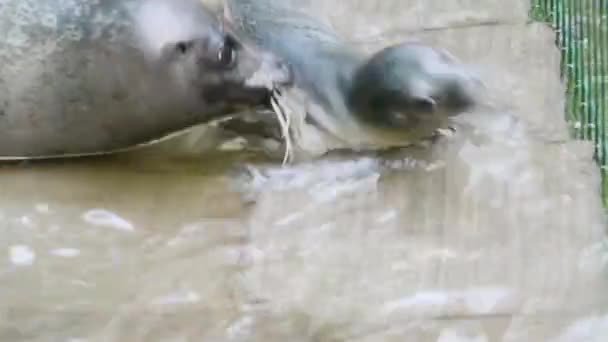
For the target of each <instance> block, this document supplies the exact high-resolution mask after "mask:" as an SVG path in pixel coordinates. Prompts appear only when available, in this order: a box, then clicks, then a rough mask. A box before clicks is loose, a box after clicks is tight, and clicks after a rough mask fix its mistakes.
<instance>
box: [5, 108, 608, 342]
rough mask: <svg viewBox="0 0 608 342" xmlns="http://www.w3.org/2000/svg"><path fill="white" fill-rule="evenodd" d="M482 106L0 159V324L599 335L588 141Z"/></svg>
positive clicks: (367, 334)
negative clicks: (449, 114)
mask: <svg viewBox="0 0 608 342" xmlns="http://www.w3.org/2000/svg"><path fill="white" fill-rule="evenodd" d="M474 120H475V121H477V122H482V121H483V120H481V119H479V118H477V119H474ZM488 122H491V123H494V124H493V125H490V124H488V125H486V126H484V130H483V131H481V133H479V132H478V133H474V132H473V131H472V130H471V129H470V127H469V128H467V127H466V126H465V127H464V128H463V129H462V130H459V131H458V133H457V134H456V135H455V136H453V137H450V138H445V139H443V140H442V141H440V142H438V143H437V144H436V145H434V147H433V148H431V149H424V148H411V149H408V150H405V151H394V152H391V153H387V154H386V155H383V156H382V157H377V156H371V155H368V156H362V155H359V156H334V157H328V158H324V159H321V160H318V161H315V162H313V163H308V164H301V165H294V166H290V167H285V168H281V167H280V166H279V165H278V164H273V163H269V162H262V161H260V160H259V159H258V160H256V159H255V158H252V157H251V156H247V155H244V154H234V153H233V154H224V155H222V154H215V155H208V156H198V157H192V156H191V157H190V158H185V157H182V156H171V155H167V154H166V153H165V152H162V153H157V152H155V148H154V147H152V148H151V149H150V151H147V152H146V151H143V152H139V153H137V152H136V153H132V154H126V155H120V156H114V157H106V158H95V159H86V160H80V161H70V162H50V163H34V164H20V165H6V166H4V167H2V168H1V169H0V189H1V193H2V194H5V195H4V196H2V198H1V199H0V222H1V223H2V227H3V234H2V238H1V239H0V248H1V249H2V250H3V251H4V257H3V258H0V283H1V284H2V292H1V294H0V296H2V299H1V300H0V308H1V309H0V313H1V315H2V320H0V322H1V323H0V340H1V341H190V340H193V341H194V340H196V341H346V340H348V341H351V340H360V341H391V340H395V341H403V339H404V338H407V339H408V340H415V341H418V340H419V341H499V340H504V341H531V340H535V341H545V340H552V339H555V340H557V341H575V340H581V339H580V338H582V336H590V337H597V336H606V335H605V334H607V333H608V324H607V323H606V322H607V321H608V316H606V315H608V310H606V308H608V306H606V305H607V304H608V303H607V299H608V296H607V295H606V291H605V289H606V288H607V286H608V284H607V283H606V282H607V278H606V274H605V272H606V262H607V261H608V254H606V250H605V248H604V245H603V243H604V241H603V238H604V221H603V218H602V209H601V207H600V201H599V195H598V194H597V189H598V188H599V187H598V184H597V179H598V175H597V170H596V167H595V165H594V164H593V163H592V162H591V158H590V155H589V153H588V146H587V145H585V144H578V143H564V144H555V143H552V144H547V143H544V142H543V141H540V140H539V141H537V140H534V139H532V138H530V137H529V136H528V135H526V134H525V133H524V130H523V129H522V128H517V127H516V126H517V125H519V124H518V123H517V122H516V121H512V119H510V118H509V117H507V116H505V117H504V118H502V119H497V118H494V119H492V120H490V121H488ZM488 133H491V134H488ZM571 336H574V337H571ZM559 338H561V340H560V339H559Z"/></svg>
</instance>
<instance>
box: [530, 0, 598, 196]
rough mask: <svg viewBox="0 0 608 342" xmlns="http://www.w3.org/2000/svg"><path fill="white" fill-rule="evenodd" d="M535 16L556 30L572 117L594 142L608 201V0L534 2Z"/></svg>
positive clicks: (575, 127) (580, 134)
mask: <svg viewBox="0 0 608 342" xmlns="http://www.w3.org/2000/svg"><path fill="white" fill-rule="evenodd" d="M532 17H533V18H534V19H536V20H540V21H544V22H547V23H549V24H551V25H552V26H553V28H554V29H555V30H556V32H557V43H558V46H559V47H560V49H561V52H562V77H564V79H565V81H566V82H567V83H566V84H567V108H566V116H567V120H568V123H569V125H570V127H571V130H572V134H573V135H574V137H576V138H579V139H586V140H591V141H593V142H595V147H596V149H595V157H596V159H597V161H598V163H599V164H600V166H601V170H602V188H603V189H602V190H603V197H604V204H605V205H608V161H607V157H608V156H607V155H606V154H607V153H608V145H607V144H608V141H607V140H608V137H607V135H608V122H606V121H607V120H608V0H532Z"/></svg>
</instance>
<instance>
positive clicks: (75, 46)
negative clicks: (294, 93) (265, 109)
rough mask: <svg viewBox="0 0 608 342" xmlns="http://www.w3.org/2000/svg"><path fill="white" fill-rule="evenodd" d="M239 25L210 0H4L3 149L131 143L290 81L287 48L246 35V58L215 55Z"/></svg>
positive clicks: (0, 23)
mask: <svg viewBox="0 0 608 342" xmlns="http://www.w3.org/2000/svg"><path fill="white" fill-rule="evenodd" d="M229 36H231V34H230V33H229V32H225V31H224V29H223V25H222V22H221V21H220V20H218V18H217V17H216V16H214V15H213V14H212V13H211V12H210V11H209V10H208V9H207V8H205V7H204V6H203V5H202V3H201V2H200V1H199V0H103V1H95V0H93V1H70V0H5V1H2V2H1V3H0V157H1V158H12V157H16V158H21V157H23V158H28V157H33V158H38V157H53V156H63V155H80V154H95V153H103V152H111V151H114V150H120V149H123V148H126V147H130V146H133V145H137V144H142V143H146V142H148V141H150V140H155V139H158V138H161V137H163V136H166V135H168V134H171V133H174V132H176V131H179V130H182V129H185V128H188V127H190V126H193V125H196V124H200V123H205V122H209V121H210V120H213V119H215V118H218V117H222V116H224V115H226V114H228V113H231V112H232V111H234V110H236V107H239V106H254V105H258V104H260V103H262V102H264V101H265V99H266V97H267V96H268V89H267V88H268V87H272V83H277V84H280V83H283V82H287V81H289V79H290V76H289V70H288V69H287V68H286V67H285V65H284V64H282V63H281V62H280V60H279V59H278V58H276V57H275V56H274V55H272V54H271V53H267V52H264V51H261V50H259V49H257V48H254V47H252V46H247V45H244V44H241V43H240V42H239V41H238V40H237V39H233V40H231V43H234V46H235V50H236V54H235V56H236V57H235V62H234V63H233V64H232V65H231V66H229V67H226V65H228V64H226V65H223V64H222V63H219V64H218V63H214V62H217V58H218V51H219V48H220V47H221V46H222V44H224V43H225V42H226V41H227V37H229ZM233 38H235V37H233ZM256 74H257V75H259V74H264V75H266V77H267V80H266V83H261V82H259V83H257V84H256V83H252V82H250V79H251V78H252V76H254V75H256ZM269 83H270V84H269Z"/></svg>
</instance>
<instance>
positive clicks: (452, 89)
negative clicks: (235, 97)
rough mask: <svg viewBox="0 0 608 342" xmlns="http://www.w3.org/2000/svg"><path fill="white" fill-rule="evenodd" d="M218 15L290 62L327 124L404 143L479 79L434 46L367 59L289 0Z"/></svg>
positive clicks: (455, 110) (472, 98) (406, 46)
mask: <svg viewBox="0 0 608 342" xmlns="http://www.w3.org/2000/svg"><path fill="white" fill-rule="evenodd" d="M225 16H226V18H227V20H228V21H229V22H230V23H231V25H233V26H234V28H235V31H237V32H238V34H239V35H241V36H243V37H247V38H248V39H252V40H253V41H254V42H255V43H256V44H258V45H259V46H261V47H262V48H264V49H267V50H269V51H272V52H274V53H276V54H277V55H278V56H280V57H282V58H284V60H286V61H287V62H288V63H289V64H290V67H291V68H292V70H293V74H294V84H295V86H296V87H298V88H299V89H300V90H301V91H303V92H304V93H306V94H307V95H308V99H309V101H310V102H311V103H314V104H315V105H317V107H321V108H322V111H323V115H324V116H326V117H328V118H329V119H328V120H331V121H333V122H334V123H335V124H334V126H348V125H353V124H354V125H357V126H358V127H359V129H358V130H357V132H366V133H370V135H375V136H376V137H378V136H383V137H387V140H388V141H392V142H394V143H396V144H399V142H400V141H401V142H406V143H407V142H412V141H415V140H416V139H420V138H425V137H429V136H431V135H432V134H433V133H434V132H435V130H436V129H437V128H440V127H444V126H445V125H446V122H447V119H448V118H449V117H450V116H454V115H457V114H459V113H462V112H464V111H467V110H470V109H472V108H473V107H474V106H475V104H476V103H477V98H476V92H475V91H476V89H478V86H480V85H481V84H480V83H479V81H478V80H477V79H475V78H474V77H472V76H471V75H469V74H467V73H466V72H464V71H463V69H462V68H461V67H460V66H459V65H458V62H457V61H456V60H455V59H454V58H453V57H452V56H450V55H449V54H448V53H447V52H445V51H441V50H440V49H435V48H432V47H430V46H425V45H422V44H419V43H402V44H397V45H394V46H389V47H387V48H385V49H382V50H380V51H377V52H376V53H374V54H372V55H371V56H369V55H366V54H364V53H361V52H360V51H358V50H357V49H355V48H354V46H352V45H351V44H348V43H347V41H346V40H345V39H342V37H340V36H339V35H337V34H336V33H335V32H334V31H333V30H332V29H331V27H329V26H327V25H325V24H324V23H322V22H321V21H320V20H316V19H315V18H311V17H310V16H309V15H307V14H306V13H305V12H303V11H302V10H301V9H299V8H298V6H296V5H295V3H294V2H276V1H272V0H227V1H226V8H225ZM310 117H311V119H313V120H314V119H315V115H310ZM317 124H318V123H317ZM323 128H327V127H323ZM332 133H334V135H337V136H339V135H340V134H341V133H340V132H338V131H337V130H336V129H334V131H333V132H332ZM353 147H354V146H353Z"/></svg>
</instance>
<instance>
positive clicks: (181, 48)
mask: <svg viewBox="0 0 608 342" xmlns="http://www.w3.org/2000/svg"><path fill="white" fill-rule="evenodd" d="M191 47H192V42H179V43H177V44H176V45H175V50H177V52H179V53H181V54H185V53H186V52H188V50H190V48H191Z"/></svg>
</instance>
